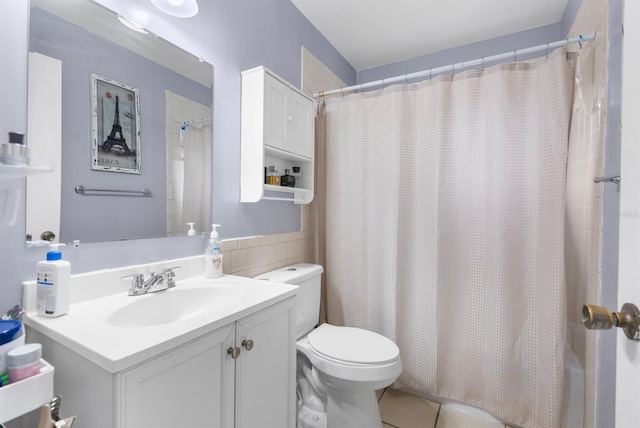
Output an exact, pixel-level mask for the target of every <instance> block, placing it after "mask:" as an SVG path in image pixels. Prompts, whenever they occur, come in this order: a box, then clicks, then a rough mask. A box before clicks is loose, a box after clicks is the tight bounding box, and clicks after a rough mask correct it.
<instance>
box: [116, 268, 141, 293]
mask: <svg viewBox="0 0 640 428" xmlns="http://www.w3.org/2000/svg"><path fill="white" fill-rule="evenodd" d="M127 278H133V280H131V287H129V296H137V295H139V294H144V293H145V289H144V275H143V274H141V273H134V274H133V275H126V276H123V277H121V278H120V279H127Z"/></svg>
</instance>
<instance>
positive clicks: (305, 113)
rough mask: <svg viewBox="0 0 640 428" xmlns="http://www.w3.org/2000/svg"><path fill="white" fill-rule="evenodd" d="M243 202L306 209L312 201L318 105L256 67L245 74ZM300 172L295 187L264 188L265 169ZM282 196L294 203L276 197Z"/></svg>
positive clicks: (268, 185) (242, 161)
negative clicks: (276, 203) (272, 202)
mask: <svg viewBox="0 0 640 428" xmlns="http://www.w3.org/2000/svg"><path fill="white" fill-rule="evenodd" d="M241 120H242V126H241V175H240V202H258V201H260V200H262V199H275V200H287V201H293V202H294V203H298V204H307V203H309V202H311V201H312V200H313V176H314V159H313V158H314V145H315V137H314V101H313V99H312V98H310V97H308V96H307V95H305V94H303V93H302V92H300V91H299V90H298V89H296V88H295V87H293V86H292V85H291V84H289V83H287V82H286V81H285V80H283V79H282V78H280V77H279V76H277V75H276V74H274V73H273V72H271V71H270V70H268V69H266V68H265V67H257V68H253V69H251V70H247V71H244V72H242V117H241ZM270 166H275V167H277V168H278V171H280V174H281V175H284V171H285V169H288V170H290V171H293V167H294V166H299V167H300V173H301V177H299V178H297V179H296V185H295V187H286V186H274V185H270V184H265V176H266V169H265V168H268V167H270ZM265 192H278V193H288V194H292V195H293V197H290V196H286V195H277V194H275V195H274V193H265Z"/></svg>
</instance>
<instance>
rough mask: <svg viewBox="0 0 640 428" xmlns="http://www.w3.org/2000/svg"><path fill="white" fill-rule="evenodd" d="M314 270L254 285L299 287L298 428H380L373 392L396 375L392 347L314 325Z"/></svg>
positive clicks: (375, 338)
mask: <svg viewBox="0 0 640 428" xmlns="http://www.w3.org/2000/svg"><path fill="white" fill-rule="evenodd" d="M322 272H323V268H322V266H320V265H314V264H308V263H299V264H296V265H292V266H286V267H283V268H280V269H277V270H274V271H271V272H267V273H264V274H262V275H259V276H257V277H256V279H261V280H268V281H275V282H282V283H286V284H295V285H297V286H299V289H298V294H297V302H296V339H297V342H296V349H297V351H298V353H297V369H296V380H297V387H296V390H297V395H298V425H297V426H298V428H363V427H367V428H369V427H382V421H381V420H380V410H379V409H378V401H377V398H376V390H378V389H382V388H385V387H387V386H389V385H391V384H392V383H393V382H394V381H395V380H396V379H397V378H398V376H400V373H401V372H402V362H401V361H400V351H399V349H398V347H397V346H396V344H395V343H393V341H391V340H389V339H387V338H386V337H384V336H382V335H380V334H377V333H374V332H372V331H368V330H363V329H360V328H352V327H338V326H334V325H330V324H322V325H320V326H318V327H317V328H316V326H317V324H318V314H319V312H320V278H321V275H322Z"/></svg>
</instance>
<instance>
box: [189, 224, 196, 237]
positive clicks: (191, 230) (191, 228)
mask: <svg viewBox="0 0 640 428" xmlns="http://www.w3.org/2000/svg"><path fill="white" fill-rule="evenodd" d="M194 225H195V223H187V226H189V230H188V231H187V236H196V230H195V229H194V228H193V226H194Z"/></svg>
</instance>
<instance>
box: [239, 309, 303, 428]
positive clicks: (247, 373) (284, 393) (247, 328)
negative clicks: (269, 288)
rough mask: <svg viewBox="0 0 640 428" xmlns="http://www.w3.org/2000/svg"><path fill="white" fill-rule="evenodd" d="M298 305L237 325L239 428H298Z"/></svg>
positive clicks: (273, 311)
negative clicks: (296, 346)
mask: <svg viewBox="0 0 640 428" xmlns="http://www.w3.org/2000/svg"><path fill="white" fill-rule="evenodd" d="M294 304H295V297H293V298H290V299H287V300H285V301H284V302H281V303H278V304H276V305H273V306H271V307H269V308H267V309H264V310H262V311H260V312H257V313H255V314H253V315H250V316H248V317H246V318H243V319H241V320H240V321H238V322H237V327H236V346H238V347H239V348H240V355H239V356H238V358H237V359H236V428H255V427H261V428H285V427H289V428H294V427H295V425H296V423H295V417H296V409H295V408H296V389H295V388H296V379H295V369H296V349H295V337H294V336H295V309H294ZM250 341H251V342H250Z"/></svg>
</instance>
